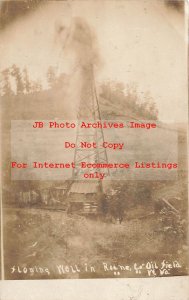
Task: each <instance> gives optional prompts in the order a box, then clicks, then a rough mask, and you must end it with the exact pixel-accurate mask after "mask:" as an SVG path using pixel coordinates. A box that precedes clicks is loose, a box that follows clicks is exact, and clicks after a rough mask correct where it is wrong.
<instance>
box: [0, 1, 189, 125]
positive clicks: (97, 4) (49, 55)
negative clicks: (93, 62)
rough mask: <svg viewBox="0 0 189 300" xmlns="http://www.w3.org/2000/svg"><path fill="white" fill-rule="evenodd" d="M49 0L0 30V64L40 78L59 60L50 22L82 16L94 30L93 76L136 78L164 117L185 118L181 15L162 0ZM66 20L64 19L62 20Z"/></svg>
mask: <svg viewBox="0 0 189 300" xmlns="http://www.w3.org/2000/svg"><path fill="white" fill-rule="evenodd" d="M70 3H71V9H70V8H68V7H67V4H66V5H65V2H62V1H49V3H48V4H47V5H46V6H43V7H42V8H39V9H38V10H37V11H36V12H34V13H32V14H30V15H29V16H26V17H23V18H22V19H18V20H17V21H15V22H13V23H12V24H11V25H9V26H8V27H7V28H6V29H5V30H3V31H2V32H1V33H0V55H1V61H0V67H1V69H2V68H5V67H9V66H11V65H12V64H13V63H15V64H17V65H18V66H20V67H24V66H27V67H28V69H29V73H30V76H31V77H32V78H33V79H42V80H43V79H44V76H45V74H46V71H47V68H48V66H49V65H59V67H60V68H62V67H61V66H62V65H63V64H62V63H61V61H62V60H64V57H61V58H60V46H59V45H58V43H57V40H56V37H55V22H56V20H58V19H59V20H60V19H65V16H66V19H70V18H71V15H72V16H81V17H84V18H85V19H86V20H87V21H88V23H89V25H91V26H92V27H93V28H94V30H95V32H96V35H97V38H98V44H99V49H100V50H99V51H100V53H101V56H102V60H103V62H104V65H103V68H101V70H100V71H99V72H98V75H97V76H98V78H97V79H98V81H101V80H108V79H110V80H118V81H122V82H123V83H125V84H127V83H131V82H136V83H137V84H138V87H139V91H140V92H141V93H144V92H146V91H150V93H151V95H152V96H153V98H154V99H155V101H156V103H157V107H158V109H159V117H160V119H161V120H164V121H181V122H182V121H186V119H187V49H186V35H185V29H184V25H185V20H184V16H183V15H182V14H181V13H179V12H177V11H176V10H173V9H168V8H167V7H166V6H165V5H164V4H163V3H162V1H158V0H157V1H156V0H153V1H152V0H150V1H142V0H138V1H137V0H136V1H135V0H132V1H131V0H125V1H124V0H122V1H121V0H120V1H75V2H70ZM68 22H69V21H68Z"/></svg>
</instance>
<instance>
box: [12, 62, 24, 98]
mask: <svg viewBox="0 0 189 300" xmlns="http://www.w3.org/2000/svg"><path fill="white" fill-rule="evenodd" d="M11 75H12V76H13V77H14V78H15V81H16V90H17V92H16V94H17V95H18V94H22V93H23V92H24V84H23V81H22V75H21V72H20V69H19V67H17V66H16V65H13V66H12V71H11Z"/></svg>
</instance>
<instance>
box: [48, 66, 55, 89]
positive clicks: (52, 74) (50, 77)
mask: <svg viewBox="0 0 189 300" xmlns="http://www.w3.org/2000/svg"><path fill="white" fill-rule="evenodd" d="M47 82H48V84H49V87H50V88H52V87H53V86H54V84H55V82H56V73H55V69H54V67H52V66H50V67H49V68H48V70H47Z"/></svg>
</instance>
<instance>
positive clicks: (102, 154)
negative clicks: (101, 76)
mask: <svg viewBox="0 0 189 300" xmlns="http://www.w3.org/2000/svg"><path fill="white" fill-rule="evenodd" d="M81 78H82V81H83V83H82V87H81V97H80V102H79V107H78V113H77V119H78V126H77V134H76V148H75V153H74V162H75V168H74V169H73V173H72V180H73V182H72V185H71V188H70V191H69V196H70V201H69V203H70V210H71V211H74V210H76V211H78V210H80V211H83V213H86V214H87V213H88V214H90V213H97V211H98V206H99V201H101V199H102V198H103V188H102V180H99V179H96V180H94V179H85V178H84V177H83V174H84V173H85V172H87V173H90V172H91V173H93V174H94V173H95V172H100V170H99V169H98V168H92V169H91V170H90V169H81V167H80V163H81V162H90V163H107V162H108V158H107V153H106V149H104V148H102V144H103V142H104V133H103V129H102V128H93V127H91V128H81V126H80V125H81V123H82V122H83V121H84V122H90V123H95V122H97V121H101V114H100V108H99V102H98V96H97V91H96V86H95V79H94V71H93V66H88V67H86V66H85V67H83V68H82V70H81ZM81 142H87V143H90V144H91V143H93V142H94V143H95V144H96V147H89V148H81ZM103 172H105V173H106V176H107V175H109V171H108V169H106V170H105V171H104V170H103Z"/></svg>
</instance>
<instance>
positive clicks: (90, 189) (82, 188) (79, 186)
mask: <svg viewBox="0 0 189 300" xmlns="http://www.w3.org/2000/svg"><path fill="white" fill-rule="evenodd" d="M98 187H99V183H98V182H94V181H93V182H87V181H86V182H85V181H78V182H74V183H73V184H72V185H71V188H70V191H69V193H78V194H93V193H96V192H97V190H98Z"/></svg>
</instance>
